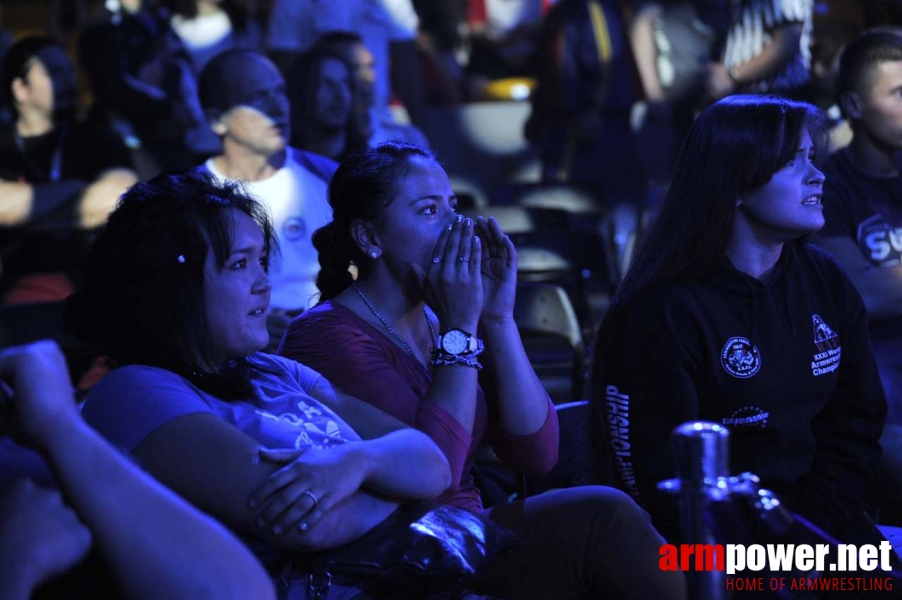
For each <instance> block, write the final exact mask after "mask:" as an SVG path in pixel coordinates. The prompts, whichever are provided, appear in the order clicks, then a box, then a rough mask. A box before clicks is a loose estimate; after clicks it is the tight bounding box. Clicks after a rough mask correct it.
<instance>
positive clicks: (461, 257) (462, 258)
mask: <svg viewBox="0 0 902 600" xmlns="http://www.w3.org/2000/svg"><path fill="white" fill-rule="evenodd" d="M457 262H462V263H468V262H470V259H469V258H467V257H466V256H458V257H457Z"/></svg>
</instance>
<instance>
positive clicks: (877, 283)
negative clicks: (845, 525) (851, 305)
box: [820, 29, 902, 525]
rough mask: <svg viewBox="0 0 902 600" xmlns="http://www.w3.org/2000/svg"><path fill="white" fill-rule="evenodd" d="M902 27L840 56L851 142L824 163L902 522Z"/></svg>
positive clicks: (827, 232) (890, 511) (828, 239)
mask: <svg viewBox="0 0 902 600" xmlns="http://www.w3.org/2000/svg"><path fill="white" fill-rule="evenodd" d="M900 89H902V33H900V32H899V31H898V30H889V29H875V30H871V31H868V32H866V33H864V34H863V35H861V36H860V37H859V38H858V39H856V40H855V41H853V42H852V43H851V44H850V45H849V46H847V47H846V49H845V50H844V51H843V53H842V55H841V58H840V68H839V77H838V83H837V91H838V92H839V101H840V103H841V105H842V109H843V112H844V114H845V115H846V117H847V118H848V119H849V122H850V123H851V125H852V131H853V137H852V142H851V143H850V144H849V146H847V147H846V148H843V149H842V150H840V151H838V152H836V153H835V154H833V155H832V156H831V157H830V158H829V159H828V160H827V162H826V163H825V165H824V172H825V173H826V174H827V183H826V184H825V186H824V217H825V218H826V221H827V224H826V226H825V227H824V229H823V231H822V232H821V234H820V235H821V238H822V242H821V243H822V244H823V246H824V247H825V248H826V249H827V250H829V251H830V252H832V253H833V254H834V255H835V256H836V258H837V260H838V261H839V262H840V264H841V265H842V266H843V268H844V269H845V270H846V272H847V273H848V274H849V277H850V278H851V279H852V282H853V283H854V284H855V287H856V288H858V291H859V292H860V293H861V295H862V297H863V298H864V303H865V307H866V308H867V314H868V320H869V322H870V334H871V345H872V346H873V348H874V356H875V357H876V359H877V366H878V368H879V369H880V378H881V380H882V382H883V387H884V389H885V390H886V397H887V402H888V404H889V413H888V416H887V422H886V426H885V427H884V430H883V436H882V437H881V444H882V445H883V463H882V467H883V469H882V470H883V473H882V476H881V495H882V498H881V503H880V506H881V512H880V521H881V522H883V523H886V524H888V525H902V172H900V168H902V162H900V153H902V101H900V96H899V91H900Z"/></svg>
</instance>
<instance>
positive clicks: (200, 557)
mask: <svg viewBox="0 0 902 600" xmlns="http://www.w3.org/2000/svg"><path fill="white" fill-rule="evenodd" d="M0 381H2V385H3V386H4V389H11V390H12V391H13V394H14V396H13V397H11V398H7V397H3V398H2V399H0V434H3V435H2V436H0V454H2V456H0V464H2V468H0V597H2V598H4V600H28V598H32V597H34V598H111V597H112V598H118V597H124V598H130V599H134V600H154V599H157V598H169V599H172V600H176V599H184V600H199V599H201V598H206V599H209V600H226V599H229V598H234V599H235V600H244V599H247V598H254V599H257V600H271V599H274V598H275V592H274V589H273V586H272V583H271V582H270V581H269V580H268V578H267V575H266V572H265V571H264V570H263V568H262V566H261V565H260V563H259V562H257V560H256V559H255V558H254V556H253V555H252V554H251V553H250V551H249V550H248V549H247V548H245V547H244V546H243V545H242V544H241V543H240V542H239V541H238V540H237V539H235V537H234V536H233V535H232V534H231V533H229V532H228V531H227V530H226V529H225V528H224V527H223V526H222V525H220V524H219V523H218V522H216V521H215V520H214V519H212V518H210V517H209V516H207V515H205V514H203V513H201V512H200V511H198V510H197V509H195V508H194V507H192V506H191V505H189V504H188V503H187V502H185V501H184V500H182V499H181V498H180V497H179V496H177V495H176V494H174V493H172V492H171V491H170V490H168V489H166V488H165V487H163V486H162V485H161V484H160V483H158V482H157V481H156V480H154V479H153V478H152V477H150V476H149V475H147V474H146V473H145V472H144V471H143V470H142V469H141V468H140V467H138V466H136V465H135V464H134V463H133V462H131V461H130V460H128V459H127V458H126V457H124V456H122V455H121V454H120V453H119V452H118V451H117V450H116V449H115V448H113V446H112V445H110V444H109V443H108V442H107V441H106V440H104V439H103V438H102V437H100V435H98V434H97V433H96V432H95V431H94V430H93V429H92V428H91V427H89V426H88V425H87V424H85V422H84V421H83V420H82V418H81V415H80V414H79V412H78V408H77V407H76V404H75V399H74V398H73V397H72V390H71V387H70V385H69V376H68V374H67V373H66V363H65V360H64V359H63V355H62V353H61V352H60V350H59V348H58V347H57V346H56V345H55V344H54V343H53V342H48V341H43V342H36V343H33V344H29V345H27V346H18V347H12V348H6V349H4V350H2V351H0ZM7 386H8V387H7ZM11 434H17V435H19V436H20V439H21V438H24V439H26V440H27V441H28V444H29V445H31V446H33V447H34V449H36V450H40V452H41V454H42V456H43V457H44V458H45V459H46V461H47V462H46V463H44V462H43V461H42V460H40V459H36V457H35V456H34V453H31V452H29V451H28V450H27V449H26V448H23V447H21V446H18V445H16V444H15V443H14V442H13V441H12V440H10V439H9V438H7V437H5V436H6V435H11ZM29 460H30V461H32V462H33V463H34V464H36V465H37V468H36V469H32V472H37V473H38V474H39V476H41V473H43V472H44V471H46V469H47V465H49V466H50V467H51V468H52V470H53V474H54V475H55V480H54V481H52V482H51V483H50V484H44V485H35V483H34V482H33V481H32V478H31V472H28V471H25V472H24V473H23V472H21V471H20V467H21V465H22V463H23V461H29ZM10 473H18V475H20V477H18V478H16V479H10V478H9V477H10ZM56 487H59V488H60V489H59V490H57V489H55V488H56ZM92 548H93V549H94V550H96V551H97V553H96V555H97V556H99V557H100V558H101V559H102V560H103V566H104V569H103V570H100V569H99V568H98V567H99V565H97V564H96V562H95V564H90V565H88V564H85V559H86V556H88V552H89V550H90V549H92ZM186 565H190V567H186ZM89 566H90V567H94V570H93V571H92V570H89V569H88V568H87V567H89ZM53 580H55V585H54V587H52V588H50V589H48V588H47V587H46V586H42V584H47V583H48V582H51V581H53ZM51 590H52V591H51ZM43 592H47V594H44V593H43Z"/></svg>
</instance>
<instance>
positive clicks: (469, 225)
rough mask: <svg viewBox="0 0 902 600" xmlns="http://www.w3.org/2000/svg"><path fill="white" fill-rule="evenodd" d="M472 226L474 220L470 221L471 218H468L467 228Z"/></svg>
mask: <svg viewBox="0 0 902 600" xmlns="http://www.w3.org/2000/svg"><path fill="white" fill-rule="evenodd" d="M472 226H473V219H470V218H469V217H468V218H467V227H472Z"/></svg>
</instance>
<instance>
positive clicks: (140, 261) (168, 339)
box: [65, 170, 277, 398]
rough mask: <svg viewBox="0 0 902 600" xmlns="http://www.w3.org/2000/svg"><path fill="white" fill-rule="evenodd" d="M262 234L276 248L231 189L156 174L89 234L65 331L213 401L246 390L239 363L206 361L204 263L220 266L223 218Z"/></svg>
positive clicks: (197, 178)
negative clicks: (175, 377) (235, 215)
mask: <svg viewBox="0 0 902 600" xmlns="http://www.w3.org/2000/svg"><path fill="white" fill-rule="evenodd" d="M233 210H238V211H240V212H242V213H244V214H246V215H248V216H249V217H251V218H252V219H253V220H254V222H255V223H257V225H258V226H259V227H260V229H261V231H262V232H263V238H264V248H265V250H266V251H267V252H270V253H272V252H274V251H276V250H277V248H276V243H275V239H274V234H273V229H272V225H271V223H270V219H269V216H268V214H267V213H266V210H265V209H264V208H263V207H262V205H260V204H259V203H258V202H257V201H256V200H254V199H252V198H251V197H250V196H248V195H247V193H246V192H245V191H244V190H243V188H242V187H241V186H240V185H239V184H234V183H220V182H218V181H217V180H215V179H214V178H213V176H212V175H210V174H209V173H207V172H206V171H201V170H191V171H185V172H175V173H164V174H162V175H158V176H156V177H154V178H153V179H151V180H150V181H146V182H140V183H137V184H135V185H134V186H133V187H131V188H130V189H129V190H128V191H127V192H126V193H125V194H123V195H122V197H121V198H120V200H119V205H118V207H117V208H116V210H115V211H114V212H113V213H112V214H111V215H110V218H109V220H108V221H107V224H106V225H105V226H104V228H103V229H102V231H101V232H100V234H99V235H98V237H97V240H96V241H95V243H94V245H93V246H92V248H91V250H90V252H89V253H88V257H87V259H86V262H85V268H84V279H83V283H82V286H81V288H80V289H79V291H78V292H77V293H76V294H74V295H73V296H71V297H70V298H69V300H68V302H67V306H66V314H65V318H66V326H67V329H69V330H70V331H71V332H72V333H73V334H74V335H75V336H76V337H77V338H79V339H81V340H83V341H85V342H87V343H89V344H91V345H93V346H95V347H96V349H97V350H98V351H99V352H102V353H103V354H104V355H106V356H107V357H108V362H109V363H110V366H114V367H115V366H123V365H130V364H142V365H150V366H155V367H161V368H164V369H168V370H170V371H174V372H177V373H179V374H182V375H184V376H186V377H188V378H189V379H191V380H192V381H193V382H194V383H196V384H197V385H198V386H199V387H201V388H202V389H205V390H206V391H208V392H210V393H211V394H214V395H216V396H219V397H222V398H242V397H247V396H248V395H249V394H250V387H249V385H248V384H247V378H246V374H247V369H248V368H249V367H248V363H247V361H246V360H245V359H244V357H236V358H235V359H234V360H231V361H228V362H227V364H224V365H219V368H217V369H210V368H209V367H208V365H212V364H214V360H213V358H212V357H213V348H212V347H211V344H212V342H211V334H210V329H209V324H208V321H207V318H206V313H205V308H204V307H205V296H204V294H205V285H204V264H205V262H206V259H207V255H208V253H210V252H212V253H213V257H214V259H215V261H216V265H217V266H218V267H219V268H220V269H222V268H223V267H224V266H225V262H226V260H228V257H229V255H230V253H231V250H232V227H233V220H232V216H231V212H232V211H233Z"/></svg>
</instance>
